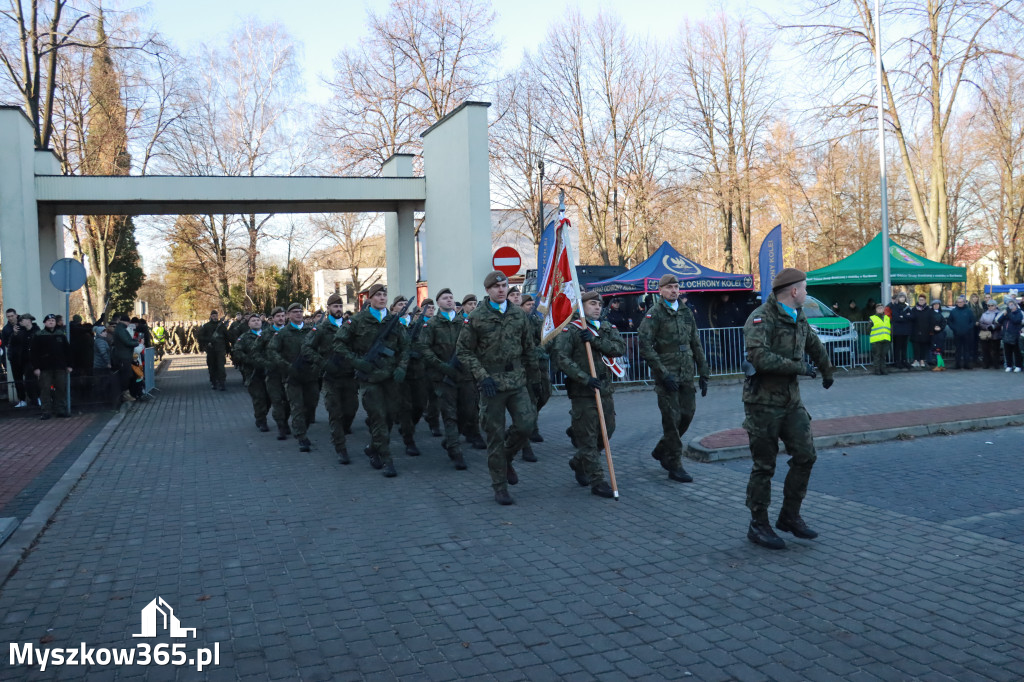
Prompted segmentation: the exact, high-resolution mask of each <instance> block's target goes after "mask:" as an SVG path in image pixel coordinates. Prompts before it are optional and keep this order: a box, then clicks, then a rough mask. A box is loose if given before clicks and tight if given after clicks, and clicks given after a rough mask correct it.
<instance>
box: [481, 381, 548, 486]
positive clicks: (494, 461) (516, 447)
mask: <svg viewBox="0 0 1024 682" xmlns="http://www.w3.org/2000/svg"><path fill="white" fill-rule="evenodd" d="M505 412H508V413H509V415H510V416H511V417H512V425H511V426H510V427H509V428H508V429H506V428H505ZM536 425H537V408H535V407H534V406H533V401H532V400H530V393H529V392H528V391H527V390H526V387H525V386H523V387H522V388H516V389H512V390H509V391H498V394H497V395H495V396H494V397H493V398H488V397H486V396H480V428H481V429H483V432H484V438H486V439H487V470H488V471H490V473H491V485H492V486H493V487H494V489H495V490H505V489H507V488H508V481H507V480H506V477H505V476H506V474H505V470H506V467H507V466H508V465H509V463H511V462H512V460H513V459H514V458H515V456H516V453H517V452H519V451H520V450H521V449H522V447H523V446H524V445H526V443H527V439H528V438H529V437H530V433H531V432H532V431H533V427H534V426H536Z"/></svg>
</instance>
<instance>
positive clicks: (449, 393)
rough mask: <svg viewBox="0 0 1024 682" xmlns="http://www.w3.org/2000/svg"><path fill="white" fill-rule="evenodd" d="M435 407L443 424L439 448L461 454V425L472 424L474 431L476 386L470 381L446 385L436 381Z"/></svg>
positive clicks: (450, 452)
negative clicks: (442, 434)
mask: <svg viewBox="0 0 1024 682" xmlns="http://www.w3.org/2000/svg"><path fill="white" fill-rule="evenodd" d="M434 395H435V396H436V397H437V406H438V409H439V410H440V412H441V421H442V422H444V440H443V441H442V442H441V446H442V447H443V448H444V449H445V450H446V451H447V452H448V453H449V454H453V455H454V454H455V453H457V452H462V448H461V446H460V444H459V434H460V433H462V429H461V428H460V426H461V425H462V424H473V425H474V426H473V428H474V429H475V428H476V426H475V423H476V416H477V395H476V386H474V385H473V382H472V381H459V382H452V383H451V384H446V383H444V382H443V381H438V382H437V384H436V385H435V386H434Z"/></svg>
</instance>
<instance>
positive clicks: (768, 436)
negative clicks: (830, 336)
mask: <svg viewBox="0 0 1024 682" xmlns="http://www.w3.org/2000/svg"><path fill="white" fill-rule="evenodd" d="M806 299H807V275H806V274H804V273H803V272H802V271H801V270H797V269H796V268H785V269H784V270H783V271H782V272H780V273H779V274H778V275H776V276H775V279H774V280H772V293H771V295H770V296H769V297H768V300H767V301H765V302H764V303H762V304H761V305H760V306H758V308H757V309H756V310H754V312H752V313H750V316H749V317H748V318H747V322H746V324H745V325H744V326H743V333H744V337H745V339H746V351H747V362H748V363H749V364H750V365H751V366H752V369H753V371H754V372H753V373H751V372H750V371H749V369H748V372H747V374H748V376H747V379H746V382H745V383H744V385H743V411H744V413H745V414H746V419H744V420H743V428H744V429H745V430H746V432H747V435H748V436H749V438H750V456H751V458H752V459H753V466H752V467H751V470H750V481H749V482H748V484H747V508H748V509H750V515H751V521H750V528H749V529H748V530H747V538H748V539H749V540H750V541H751V542H753V543H755V544H758V545H761V546H762V547H767V548H769V549H783V548H784V547H785V546H786V543H785V542H783V540H782V538H780V537H779V536H778V535H776V534H775V531H773V530H772V527H771V524H770V522H769V521H768V507H769V506H770V505H771V499H772V476H773V475H774V474H775V460H776V457H777V456H778V454H779V439H782V442H783V443H785V444H786V452H788V453H789V457H790V459H789V473H787V474H786V482H785V485H784V487H783V492H782V495H783V499H782V511H781V512H779V518H778V520H777V521H776V522H775V527H776V528H778V529H779V530H781V531H784V532H787V533H792V534H793V535H795V536H796V537H798V538H807V539H813V538H816V537H818V534H817V533H816V532H814V531H813V530H811V529H810V528H808V527H807V524H806V523H804V520H803V519H802V518H801V517H800V505H801V503H802V502H803V499H804V496H805V495H806V494H807V482H808V481H809V480H810V477H811V468H812V467H813V466H814V461H815V459H817V455H816V453H815V451H814V440H813V438H812V436H811V417H810V415H809V414H808V413H807V410H806V409H804V405H803V401H801V399H800V384H799V381H798V379H797V377H800V376H809V377H811V378H812V379H813V378H815V377H816V376H817V372H816V371H815V368H814V367H813V366H812V365H811V364H810V363H808V362H806V361H805V360H804V355H805V354H807V355H809V356H810V357H811V360H813V361H814V363H815V364H816V365H817V366H818V369H820V370H821V385H822V386H824V387H825V388H826V389H827V388H829V387H830V386H831V385H832V383H833V379H832V374H833V371H834V368H833V367H832V363H831V362H830V361H829V359H828V353H827V352H826V351H825V346H824V345H822V343H821V341H820V340H819V339H818V335H817V334H815V333H814V332H812V331H811V328H810V325H808V323H807V317H806V316H805V315H804V312H803V309H802V307H803V304H804V301H805V300H806Z"/></svg>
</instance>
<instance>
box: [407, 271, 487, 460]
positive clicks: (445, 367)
mask: <svg viewBox="0 0 1024 682" xmlns="http://www.w3.org/2000/svg"><path fill="white" fill-rule="evenodd" d="M437 305H438V308H440V310H439V311H438V313H437V315H435V316H434V317H432V318H431V319H430V321H429V322H427V325H426V326H425V327H424V328H423V331H422V332H421V333H420V336H419V339H418V343H417V346H418V348H419V351H420V354H421V355H422V356H423V363H424V365H425V366H426V370H427V381H428V382H429V383H430V385H431V386H432V387H433V390H434V394H435V395H436V396H437V403H438V408H439V410H440V412H441V419H442V421H443V423H444V440H443V441H441V445H442V447H444V449H445V451H446V452H447V453H448V457H449V458H450V459H451V460H452V462H454V463H455V468H456V469H459V470H462V469H465V468H466V460H465V458H464V457H463V455H462V446H461V444H460V443H459V424H460V423H461V422H470V421H472V420H474V419H476V415H477V408H476V401H477V397H476V387H475V386H473V375H472V374H470V373H469V372H467V371H466V370H465V369H464V368H463V367H462V363H460V362H459V359H458V357H457V356H456V355H455V348H456V344H457V342H458V340H459V333H460V332H461V331H462V328H463V327H464V326H465V322H464V321H463V320H462V319H461V316H460V315H458V314H457V313H456V312H455V296H454V295H453V294H452V290H451V289H447V288H446V289H441V290H440V291H438V292H437Z"/></svg>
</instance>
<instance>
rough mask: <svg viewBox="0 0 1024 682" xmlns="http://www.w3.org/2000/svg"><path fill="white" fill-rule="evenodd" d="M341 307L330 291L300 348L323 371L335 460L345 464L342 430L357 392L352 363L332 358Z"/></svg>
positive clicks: (346, 429)
mask: <svg viewBox="0 0 1024 682" xmlns="http://www.w3.org/2000/svg"><path fill="white" fill-rule="evenodd" d="M341 311H342V299H341V296H340V295H339V294H331V296H330V298H328V299H327V316H326V317H325V318H324V319H323V320H322V321H321V322H320V325H319V326H318V327H317V328H316V329H314V330H313V332H312V333H311V334H310V335H309V337H308V338H307V339H306V343H305V346H304V348H303V350H302V352H303V354H304V357H305V358H306V362H307V363H308V364H309V365H310V366H312V367H317V368H319V370H320V371H318V372H317V373H318V374H320V373H321V372H322V373H323V377H324V382H323V394H324V407H326V408H327V420H328V424H329V425H330V427H331V443H332V444H333V445H334V451H335V452H336V453H338V461H339V462H340V463H341V464H348V463H349V462H351V460H350V459H349V456H348V448H347V447H346V445H345V434H346V433H349V432H350V431H349V427H351V425H352V417H353V416H354V415H355V413H356V410H358V409H359V394H358V392H357V388H356V377H355V373H354V372H353V371H352V366H351V365H350V364H349V363H347V362H344V361H342V360H341V358H340V357H338V358H333V359H332V356H333V355H334V351H333V350H332V347H333V345H334V337H335V336H336V335H337V332H338V329H340V328H341V326H342V325H343V324H345V322H344V321H343V320H342V317H341Z"/></svg>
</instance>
